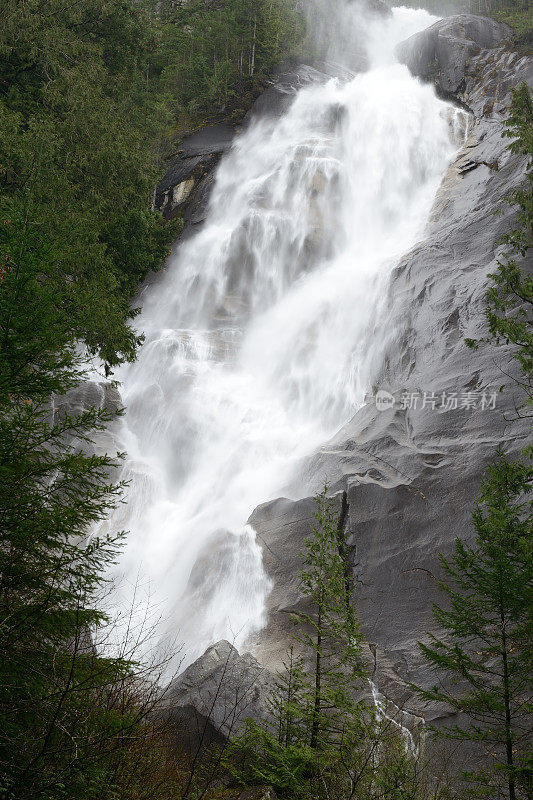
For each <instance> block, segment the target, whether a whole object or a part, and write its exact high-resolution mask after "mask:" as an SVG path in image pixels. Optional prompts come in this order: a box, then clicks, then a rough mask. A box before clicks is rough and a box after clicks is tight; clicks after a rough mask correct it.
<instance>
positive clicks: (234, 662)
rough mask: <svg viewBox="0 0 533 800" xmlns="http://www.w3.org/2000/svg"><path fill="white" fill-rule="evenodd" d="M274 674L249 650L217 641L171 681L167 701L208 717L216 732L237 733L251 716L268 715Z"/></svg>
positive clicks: (177, 706)
mask: <svg viewBox="0 0 533 800" xmlns="http://www.w3.org/2000/svg"><path fill="white" fill-rule="evenodd" d="M273 683H274V679H273V676H272V675H271V674H270V673H269V672H268V670H266V669H265V668H264V667H263V666H262V665H261V664H259V662H258V661H257V660H256V659H255V658H254V657H253V656H252V655H251V654H250V653H244V654H243V655H240V654H239V652H238V651H237V650H236V649H235V648H234V647H233V646H232V645H231V644H230V643H229V642H226V641H221V642H217V644H214V645H212V646H211V647H210V648H208V650H206V652H205V653H204V654H203V655H202V656H200V658H198V659H197V660H196V661H195V662H194V663H193V664H191V665H190V666H189V667H187V669H186V670H185V671H184V672H183V673H182V674H181V675H179V676H178V677H177V678H175V679H174V681H173V682H172V683H171V685H170V687H169V689H168V692H167V694H166V701H165V702H166V705H167V707H168V708H169V709H173V711H174V713H177V709H183V708H189V709H191V708H192V709H195V711H196V712H197V713H198V714H200V715H201V716H202V717H204V718H206V719H209V721H210V723H211V725H212V726H213V728H214V729H215V730H216V732H217V734H220V735H222V736H225V737H228V736H231V735H235V733H237V732H238V731H239V730H240V729H241V728H242V726H243V724H244V722H245V720H246V719H248V718H252V719H256V720H259V719H268V709H267V707H266V706H267V698H268V695H269V694H270V692H271V690H272V688H273Z"/></svg>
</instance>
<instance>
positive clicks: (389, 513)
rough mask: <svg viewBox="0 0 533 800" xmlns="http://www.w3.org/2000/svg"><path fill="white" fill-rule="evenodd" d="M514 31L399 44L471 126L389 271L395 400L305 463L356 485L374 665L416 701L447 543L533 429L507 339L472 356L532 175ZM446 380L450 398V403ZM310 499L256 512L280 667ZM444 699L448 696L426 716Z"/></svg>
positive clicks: (359, 584)
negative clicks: (419, 230)
mask: <svg viewBox="0 0 533 800" xmlns="http://www.w3.org/2000/svg"><path fill="white" fill-rule="evenodd" d="M507 33H508V31H507V29H506V27H505V26H498V25H497V24H496V23H494V22H492V21H491V20H485V19H482V18H479V17H473V16H471V15H461V16H458V17H451V18H449V19H446V20H443V21H441V22H438V23H437V24H436V25H434V26H432V27H431V28H429V29H428V30H426V31H424V32H422V33H419V34H416V35H415V36H414V37H412V38H411V39H409V40H408V41H407V42H404V43H402V45H400V46H399V48H398V52H399V55H400V58H401V60H403V61H404V62H405V63H406V64H407V65H408V66H409V68H410V69H411V71H412V72H413V73H414V74H415V75H417V76H419V77H421V78H422V79H424V80H431V81H433V82H434V83H435V85H436V87H437V89H438V90H439V91H440V92H441V93H443V94H445V95H446V96H453V97H455V99H456V100H457V101H458V102H459V103H460V104H461V105H463V106H466V107H467V108H469V109H470V111H471V112H472V120H471V124H470V126H469V135H468V139H467V141H466V143H465V146H464V147H463V148H462V150H461V151H460V153H459V154H458V156H457V158H456V160H455V162H454V163H453V164H452V165H451V166H450V168H449V170H448V172H447V174H446V176H445V179H444V181H443V183H442V185H441V187H440V190H439V192H438V195H437V198H436V201H435V205H434V209H433V212H432V216H431V221H430V224H429V230H428V236H427V238H426V239H425V240H424V241H423V242H421V243H420V244H419V245H417V246H416V247H415V248H414V249H413V250H412V251H411V252H410V253H408V254H407V255H406V256H405V257H404V258H403V259H402V261H401V263H400V264H398V266H397V267H396V269H395V270H394V273H393V275H392V279H391V282H390V286H389V298H388V300H389V302H388V306H389V308H390V313H389V318H388V321H387V334H388V338H389V346H388V352H387V357H386V359H385V363H384V367H383V371H382V374H381V376H380V378H379V380H378V381H377V382H376V387H375V389H376V390H378V389H381V390H385V391H387V392H388V393H389V394H390V395H392V396H393V397H394V398H395V402H394V404H391V405H390V406H388V407H386V408H385V410H379V408H378V407H376V404H375V402H372V400H373V398H369V401H370V402H369V403H368V404H366V405H365V406H364V407H363V408H361V409H360V410H359V411H358V413H357V414H356V415H355V416H354V418H353V419H352V420H351V421H350V423H349V424H348V425H346V426H345V427H344V428H343V429H342V430H341V431H339V433H338V434H337V435H336V437H335V438H334V439H333V440H332V441H331V442H329V443H328V444H327V445H326V446H324V447H323V448H322V449H321V450H320V452H318V453H317V454H316V455H315V456H314V457H313V458H312V459H311V460H310V461H309V462H308V463H306V464H305V465H303V466H302V471H303V474H304V475H305V476H306V479H307V482H308V485H309V488H310V491H316V490H317V489H318V488H319V486H320V484H321V483H322V482H323V481H324V479H327V480H328V482H329V484H330V486H331V489H332V490H333V491H336V490H341V489H343V490H346V491H347V496H348V502H349V518H348V524H347V529H346V538H347V543H348V546H349V552H350V558H351V565H352V569H353V575H354V585H355V587H356V590H355V593H354V596H355V603H356V606H357V608H358V613H359V616H360V619H361V623H362V626H363V630H364V632H365V634H366V637H367V639H368V642H369V645H370V649H371V652H372V663H373V672H374V676H373V677H374V680H375V682H376V683H377V684H378V686H379V687H380V689H381V690H382V691H384V692H385V694H386V695H387V696H389V697H390V698H392V699H393V700H394V701H395V702H396V703H397V704H398V705H399V706H401V707H402V708H405V709H406V710H408V711H412V712H413V713H415V714H419V713H420V708H419V707H418V706H417V704H416V702H415V700H414V698H413V696H412V692H411V690H410V689H409V688H408V687H407V685H406V682H408V681H414V682H417V683H420V684H422V685H427V684H428V683H429V682H430V681H431V679H432V678H431V675H430V674H429V672H428V670H427V667H426V666H425V665H424V664H423V663H422V661H421V659H420V656H419V654H418V648H417V642H418V641H419V640H420V639H422V638H423V637H424V632H425V631H428V630H431V627H432V615H431V602H432V601H433V600H435V599H436V598H437V597H438V589H437V586H436V578H438V575H439V567H438V553H439V552H445V553H446V552H449V551H450V549H451V547H452V544H453V540H454V538H455V537H456V536H461V537H464V538H467V539H468V538H469V537H471V536H472V528H471V521H470V519H471V511H472V506H473V502H474V500H475V498H476V496H477V495H478V493H479V486H480V481H481V477H482V473H483V470H484V468H485V466H486V465H487V464H488V463H489V462H490V460H491V458H492V457H493V454H494V451H495V448H496V447H497V445H498V443H499V442H502V443H503V444H504V446H505V449H506V450H507V451H508V452H510V453H513V452H516V451H518V450H519V449H520V448H521V447H523V445H524V443H525V441H526V439H527V436H528V428H527V426H526V425H524V424H523V423H522V422H521V421H520V420H517V419H516V413H515V411H514V404H515V402H518V403H519V402H520V400H519V398H517V397H514V394H516V392H515V390H514V389H513V385H512V384H511V385H510V386H508V388H507V389H506V391H505V392H504V393H502V394H500V393H499V392H498V389H499V387H500V386H501V385H502V384H505V383H508V378H507V377H506V375H505V374H504V372H503V371H502V367H503V369H505V368H506V359H505V358H504V356H503V355H502V351H501V350H497V351H496V350H494V349H492V348H491V347H489V346H487V347H483V348H482V349H481V350H480V351H479V352H478V353H477V354H476V355H475V356H474V355H473V354H472V353H471V352H470V351H469V350H468V349H467V348H466V345H465V344H464V339H465V337H474V338H475V337H478V336H479V335H481V334H482V329H483V309H484V292H485V290H486V284H487V277H486V276H487V274H488V273H489V272H491V271H492V270H493V269H494V267H495V255H496V254H495V241H496V240H497V238H498V237H499V236H500V235H501V234H502V233H503V232H504V231H505V230H507V229H508V227H509V224H510V222H511V219H512V210H511V209H510V208H509V206H508V205H506V203H505V197H506V195H507V194H508V193H509V192H510V191H511V190H512V189H513V188H514V187H516V186H518V185H519V184H520V182H521V181H522V179H523V174H524V163H523V161H522V160H521V159H520V158H519V157H516V156H512V155H510V154H509V152H508V151H507V150H506V140H505V139H502V136H501V134H502V122H503V120H504V118H505V114H506V110H507V108H508V105H509V100H510V95H509V89H510V87H511V86H515V85H518V84H519V83H520V82H521V81H522V80H527V81H529V83H530V85H531V84H532V82H533V81H532V76H533V62H532V60H531V59H530V58H526V57H520V56H518V55H517V54H516V53H511V52H509V51H508V50H507V49H506V47H505V39H506V36H507ZM495 45H497V47H495ZM488 48H490V49H488ZM495 209H499V210H500V211H501V212H502V214H501V215H498V216H495V214H494V211H495ZM500 365H502V366H500ZM443 393H445V395H446V400H445V402H444V405H445V406H446V402H448V401H450V403H451V406H452V408H450V409H449V410H445V409H443V408H441V406H442V394H443ZM494 393H496V397H495V396H494ZM424 394H425V395H426V397H425V402H424ZM455 398H456V399H457V406H458V407H457V408H456V409H454V408H453V406H454V405H455ZM389 399H390V398H389ZM450 399H451V400H450ZM474 404H475V407H474ZM493 405H495V407H492V406H493ZM461 406H463V407H461ZM312 508H313V504H312V501H311V500H310V498H306V499H303V500H301V501H298V502H292V501H289V500H286V499H279V500H276V501H274V502H271V503H268V504H265V505H264V506H261V507H259V508H258V509H256V510H255V512H254V513H253V514H252V516H251V518H250V522H251V523H252V525H253V526H254V528H255V530H256V531H257V534H258V537H259V540H260V541H261V542H262V544H263V549H264V560H265V565H266V569H267V572H268V573H269V575H270V576H271V578H272V579H273V581H274V590H273V592H272V594H271V595H270V598H269V600H268V604H269V624H268V627H267V629H266V631H264V632H263V633H262V634H261V635H260V636H259V637H258V640H257V641H256V642H255V653H256V655H257V657H258V658H259V660H260V661H261V662H263V663H265V664H267V665H270V666H272V667H274V666H275V665H276V663H277V662H278V659H279V655H280V652H281V650H282V647H283V640H284V638H285V636H286V635H287V626H286V623H285V619H286V617H287V611H288V610H290V608H291V607H293V606H294V605H297V604H298V603H299V602H301V598H299V597H298V591H297V586H296V582H295V580H294V575H295V573H296V571H297V569H298V563H299V556H298V553H299V552H300V551H301V547H302V543H303V539H304V537H305V536H306V535H307V534H308V532H309V529H310V525H311V521H312V517H311V515H312ZM443 713H445V712H444V711H443V709H437V708H435V709H433V711H431V710H430V711H429V712H426V716H427V717H429V718H431V717H439V716H442V714H443Z"/></svg>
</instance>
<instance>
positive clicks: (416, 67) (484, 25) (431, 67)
mask: <svg viewBox="0 0 533 800" xmlns="http://www.w3.org/2000/svg"><path fill="white" fill-rule="evenodd" d="M511 33H512V30H511V28H510V27H509V26H508V25H501V24H500V23H498V22H495V21H494V20H492V19H489V18H488V17H478V16H475V15H474V14H459V15H457V16H454V17H448V18H446V19H442V20H440V21H439V22H436V23H435V24H434V25H432V26H431V27H430V28H427V30H425V31H421V32H420V33H416V34H415V35H414V36H411V37H410V38H409V39H407V41H405V42H402V43H401V44H399V45H398V47H397V48H396V55H397V56H398V58H399V60H400V61H401V62H402V63H403V64H406V65H407V66H408V67H409V70H410V71H411V72H412V74H413V75H417V76H418V77H420V78H423V79H424V80H432V81H433V82H434V83H435V85H436V86H437V87H438V88H439V89H440V90H441V92H443V93H445V94H447V95H448V94H452V95H453V94H457V93H458V92H460V91H462V89H463V88H464V84H465V81H466V76H467V71H468V70H467V64H468V61H469V59H471V58H472V57H473V56H476V55H478V54H479V53H480V52H481V51H482V50H490V49H493V48H495V47H496V46H497V45H499V44H501V43H502V42H503V41H505V39H508V38H509V36H510V35H511Z"/></svg>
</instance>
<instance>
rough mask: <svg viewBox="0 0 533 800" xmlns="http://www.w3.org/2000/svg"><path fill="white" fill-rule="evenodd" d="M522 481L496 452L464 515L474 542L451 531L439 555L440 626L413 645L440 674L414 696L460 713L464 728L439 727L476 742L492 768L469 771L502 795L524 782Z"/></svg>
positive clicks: (527, 540)
mask: <svg viewBox="0 0 533 800" xmlns="http://www.w3.org/2000/svg"><path fill="white" fill-rule="evenodd" d="M532 480H533V470H532V469H531V468H530V467H528V466H525V465H524V464H522V463H520V462H509V461H507V460H506V459H505V458H504V457H503V456H502V454H501V453H499V454H498V457H497V459H496V462H495V464H494V465H493V466H492V467H490V468H489V470H488V473H487V477H486V479H485V481H484V483H483V489H482V493H481V501H480V503H479V504H478V505H477V506H476V508H475V511H474V514H473V523H474V528H475V530H476V534H477V536H476V542H475V545H474V547H469V546H468V545H466V544H465V543H464V542H462V541H461V540H460V539H457V540H456V542H455V550H454V553H453V555H452V557H451V558H450V559H446V558H444V557H443V556H441V563H442V567H443V569H444V573H445V576H446V581H445V582H443V583H442V584H441V586H442V589H443V591H444V592H445V594H446V597H447V599H448V605H447V606H446V607H441V606H439V605H435V606H434V615H435V619H436V621H437V623H438V625H439V627H440V628H441V630H442V633H441V634H439V635H431V636H430V637H429V643H426V644H420V648H421V651H422V654H423V656H424V658H425V659H426V660H427V661H428V662H429V664H430V665H431V666H432V667H433V668H434V669H435V670H436V671H437V672H438V673H443V674H444V675H447V676H448V678H449V682H448V684H446V685H443V684H442V683H441V684H439V685H435V686H434V687H433V688H432V689H430V690H427V691H420V692H419V693H420V696H421V697H422V698H423V699H424V700H426V701H438V702H444V703H446V704H447V705H448V706H449V707H451V708H453V709H454V710H455V711H457V712H460V713H461V714H464V715H465V716H466V718H467V719H468V721H469V724H468V725H467V726H466V727H460V726H457V725H456V726H453V727H449V728H447V729H446V735H447V736H449V737H452V738H456V739H459V740H462V741H469V740H471V741H476V742H480V743H482V744H483V745H485V750H486V752H487V753H488V754H490V756H491V757H492V758H493V759H494V761H495V766H496V773H495V774H494V775H492V774H489V773H487V771H485V772H480V773H478V774H472V775H471V777H472V778H473V779H477V780H480V781H482V782H485V783H487V782H494V779H495V777H497V775H498V774H503V775H504V777H505V780H506V785H507V795H508V797H509V800H515V798H516V797H518V796H519V794H520V787H522V789H523V791H524V793H526V792H527V791H528V790H529V791H531V788H532V783H531V778H532V773H531V770H530V754H529V753H528V738H527V737H528V735H530V733H531V731H530V720H531V711H532V708H531V695H530V693H529V691H530V686H531V666H532V652H533V651H532V648H531V645H532V638H531V637H532V633H533V626H532V613H531V609H532V600H533V596H532V590H533V562H532V553H531V541H532V540H531V533H532V522H531V503H530V501H529V499H528V497H527V494H528V493H529V491H530V489H531V481H532ZM528 762H529V766H528ZM526 787H528V789H527V788H526Z"/></svg>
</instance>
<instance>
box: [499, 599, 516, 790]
mask: <svg viewBox="0 0 533 800" xmlns="http://www.w3.org/2000/svg"><path fill="white" fill-rule="evenodd" d="M500 619H501V626H502V628H501V630H502V662H503V701H504V705H505V752H506V756H507V769H508V771H509V800H516V789H515V780H514V760H513V733H512V730H511V696H510V690H509V665H508V663H507V635H506V632H505V617H504V613H503V609H500Z"/></svg>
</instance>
